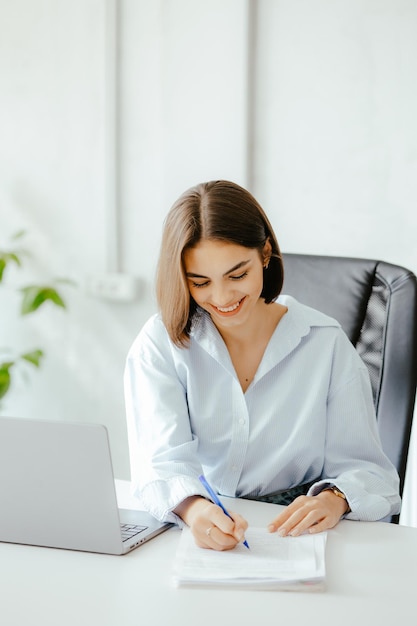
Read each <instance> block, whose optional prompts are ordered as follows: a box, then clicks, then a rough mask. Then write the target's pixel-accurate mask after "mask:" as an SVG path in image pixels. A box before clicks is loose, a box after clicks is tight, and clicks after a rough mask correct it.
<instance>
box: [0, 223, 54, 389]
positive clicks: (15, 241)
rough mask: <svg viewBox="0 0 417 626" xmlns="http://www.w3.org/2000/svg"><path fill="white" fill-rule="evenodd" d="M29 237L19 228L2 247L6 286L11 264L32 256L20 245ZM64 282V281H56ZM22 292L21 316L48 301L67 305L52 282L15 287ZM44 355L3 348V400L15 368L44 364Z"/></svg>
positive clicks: (0, 275)
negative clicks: (49, 283) (5, 245)
mask: <svg viewBox="0 0 417 626" xmlns="http://www.w3.org/2000/svg"><path fill="white" fill-rule="evenodd" d="M24 236H25V231H19V232H18V233H16V234H15V235H14V236H13V237H12V239H11V246H10V248H9V249H8V250H0V284H1V286H2V287H4V286H5V282H4V278H5V275H6V274H7V273H8V268H9V267H10V266H12V265H13V266H15V267H16V268H19V269H20V268H22V267H23V265H24V259H25V258H27V257H29V253H28V251H27V250H26V249H24V248H21V247H20V245H19V244H20V242H21V240H22V238H23V237H24ZM55 282H62V281H55ZM13 289H14V290H16V291H18V293H19V295H20V311H19V315H21V316H26V315H30V314H32V313H34V312H35V311H37V310H38V309H39V308H40V307H42V306H43V305H44V304H45V303H46V302H51V303H52V304H53V305H55V306H57V307H62V308H66V305H65V302H64V300H63V299H62V297H61V295H60V294H59V293H58V291H57V289H56V288H55V287H53V286H51V285H44V284H42V285H26V286H24V287H13ZM43 356H44V352H43V350H41V349H40V348H35V349H32V350H30V351H28V352H22V353H16V352H15V351H13V350H12V349H9V348H0V400H1V399H2V398H4V397H5V395H6V394H7V393H8V392H9V390H10V383H11V380H12V370H14V368H15V367H16V366H17V365H19V364H22V363H29V364H31V365H32V366H34V367H40V365H41V360H42V358H43Z"/></svg>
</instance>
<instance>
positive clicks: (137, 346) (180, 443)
mask: <svg viewBox="0 0 417 626" xmlns="http://www.w3.org/2000/svg"><path fill="white" fill-rule="evenodd" d="M174 350H175V348H174V347H173V345H172V343H171V342H170V341H169V338H168V335H167V333H166V330H165V328H164V326H163V324H162V322H161V321H160V320H159V319H158V318H157V317H154V318H152V319H151V320H150V322H148V324H147V325H146V326H145V327H144V328H143V329H142V331H141V333H140V334H139V336H138V337H137V339H136V341H135V342H134V344H133V345H132V348H131V349H130V351H129V354H128V357H127V361H126V368H125V376H124V388H125V404H126V416H127V429H128V442H129V453H130V466H131V481H132V486H133V490H134V494H135V495H137V496H139V497H140V499H141V501H142V503H143V505H144V507H145V508H146V509H147V510H148V511H149V512H150V513H151V514H152V515H153V516H154V517H156V518H157V519H159V520H161V521H168V522H174V523H181V521H180V519H179V518H178V517H177V516H176V515H175V514H174V513H172V510H173V509H175V508H176V506H178V504H179V503H180V502H182V501H183V500H184V499H185V498H187V497H189V496H191V495H201V496H203V497H204V490H203V488H202V486H201V483H200V481H199V480H198V476H199V475H200V474H201V473H202V469H201V465H200V463H199V461H198V458H197V455H196V450H197V445H198V441H197V439H196V438H195V437H194V436H193V435H192V433H191V428H190V421H189V417H188V407H187V396H186V390H185V386H184V384H183V382H182V381H181V379H180V376H179V373H178V371H177V367H176V365H175V362H174V358H173V351H174Z"/></svg>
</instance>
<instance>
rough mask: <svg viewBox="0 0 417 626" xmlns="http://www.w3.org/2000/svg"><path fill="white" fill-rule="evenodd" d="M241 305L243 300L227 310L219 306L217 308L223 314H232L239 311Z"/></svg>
mask: <svg viewBox="0 0 417 626" xmlns="http://www.w3.org/2000/svg"><path fill="white" fill-rule="evenodd" d="M240 303H241V300H239V302H237V303H236V304H234V305H233V306H228V307H225V308H223V307H220V306H218V307H216V309H218V310H219V311H220V312H221V313H230V311H234V310H235V309H237V307H238V306H239V304H240Z"/></svg>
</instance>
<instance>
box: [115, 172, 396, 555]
mask: <svg viewBox="0 0 417 626" xmlns="http://www.w3.org/2000/svg"><path fill="white" fill-rule="evenodd" d="M282 283H283V266H282V260H281V255H280V251H279V247H278V243H277V240H276V237H275V234H274V232H273V229H272V227H271V224H270V222H269V220H268V218H267V216H266V215H265V213H264V211H263V210H262V208H261V207H260V205H259V204H258V202H257V201H256V200H255V198H253V196H252V195H251V194H250V193H249V192H248V191H246V190H245V189H243V188H241V187H239V186H238V185H236V184H233V183H231V182H228V181H213V182H209V183H204V184H201V185H198V186H196V187H194V188H192V189H190V190H188V191H186V192H185V193H184V194H183V195H182V196H181V197H180V198H179V199H178V201H177V202H176V203H175V204H174V206H173V207H172V209H171V210H170V212H169V214H168V216H167V219H166V222H165V227H164V232H163V238H162V245H161V252H160V258H159V265H158V271H157V297H158V304H159V310H160V312H159V314H157V315H154V316H153V317H152V318H151V319H150V320H149V321H148V322H147V323H146V324H145V326H144V328H143V329H142V331H141V332H140V333H139V335H138V337H137V339H136V340H135V342H134V343H133V346H132V348H131V350H130V352H129V355H128V359H127V365H126V373H125V395H126V407H127V419H128V434H129V447H130V457H131V471H132V482H133V485H134V488H135V490H136V493H137V494H138V495H139V494H140V496H141V499H142V502H143V503H144V505H145V507H146V508H147V509H148V510H149V511H150V512H151V513H152V514H153V515H154V516H155V517H157V518H158V519H161V520H167V521H175V522H177V523H179V524H182V523H185V524H187V525H189V526H190V528H191V530H192V532H193V535H194V537H195V540H196V543H197V544H198V545H200V546H201V547H206V548H212V549H215V550H226V549H231V548H233V547H234V546H235V545H236V543H237V542H239V541H242V540H243V539H244V532H245V530H246V528H247V522H246V520H244V519H243V518H242V517H241V516H240V515H237V514H232V517H233V519H230V518H229V517H227V516H226V515H225V514H224V513H223V512H222V510H221V509H220V508H219V507H218V506H217V505H215V504H214V503H212V502H211V501H210V500H207V493H206V492H205V491H204V488H203V486H202V485H201V483H200V481H199V480H198V477H199V475H201V474H202V473H204V474H205V476H206V477H207V479H208V481H209V482H210V483H211V484H212V486H213V487H214V489H215V491H217V492H218V493H219V494H222V495H225V496H233V497H243V498H252V499H259V500H266V501H269V502H276V503H278V504H288V506H287V507H286V508H285V509H284V510H283V511H282V512H280V513H279V514H277V516H276V517H275V518H274V519H272V520H271V523H270V525H269V530H270V531H271V532H278V533H279V534H280V535H282V536H285V535H292V536H296V535H299V534H301V533H303V532H306V531H308V532H311V533H314V532H320V531H323V530H326V529H328V528H332V527H333V526H335V525H336V524H337V522H338V521H339V520H340V519H341V517H344V516H345V517H347V518H349V519H361V520H377V519H381V518H383V517H385V516H387V515H390V514H395V513H398V511H399V506H400V497H399V479H398V476H397V474H396V471H395V469H394V468H393V466H392V465H391V463H390V462H389V460H388V459H387V457H386V456H385V455H384V453H383V452H382V449H381V444H380V441H379V437H378V433H377V427H376V419H375V413H374V406H373V401H372V394H371V388H370V383H369V378H368V373H367V369H366V367H365V365H364V364H363V362H362V361H361V359H360V357H359V356H358V354H357V352H356V350H355V349H354V347H353V346H352V345H351V343H350V342H349V340H348V339H347V337H346V335H345V334H344V333H343V331H342V329H341V328H340V325H339V324H338V323H337V322H336V321H335V320H333V319H331V318H329V317H327V316H326V315H324V314H322V313H320V312H318V311H315V310H313V309H311V308H309V307H306V306H303V305H302V304H300V303H299V302H297V301H296V300H294V299H293V298H291V297H289V296H280V295H279V294H280V291H281V288H282Z"/></svg>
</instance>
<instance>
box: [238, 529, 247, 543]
mask: <svg viewBox="0 0 417 626" xmlns="http://www.w3.org/2000/svg"><path fill="white" fill-rule="evenodd" d="M244 536H245V533H244V532H243V530H239V532H238V533H237V538H238V539H239V541H242V539H243V537H244Z"/></svg>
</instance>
